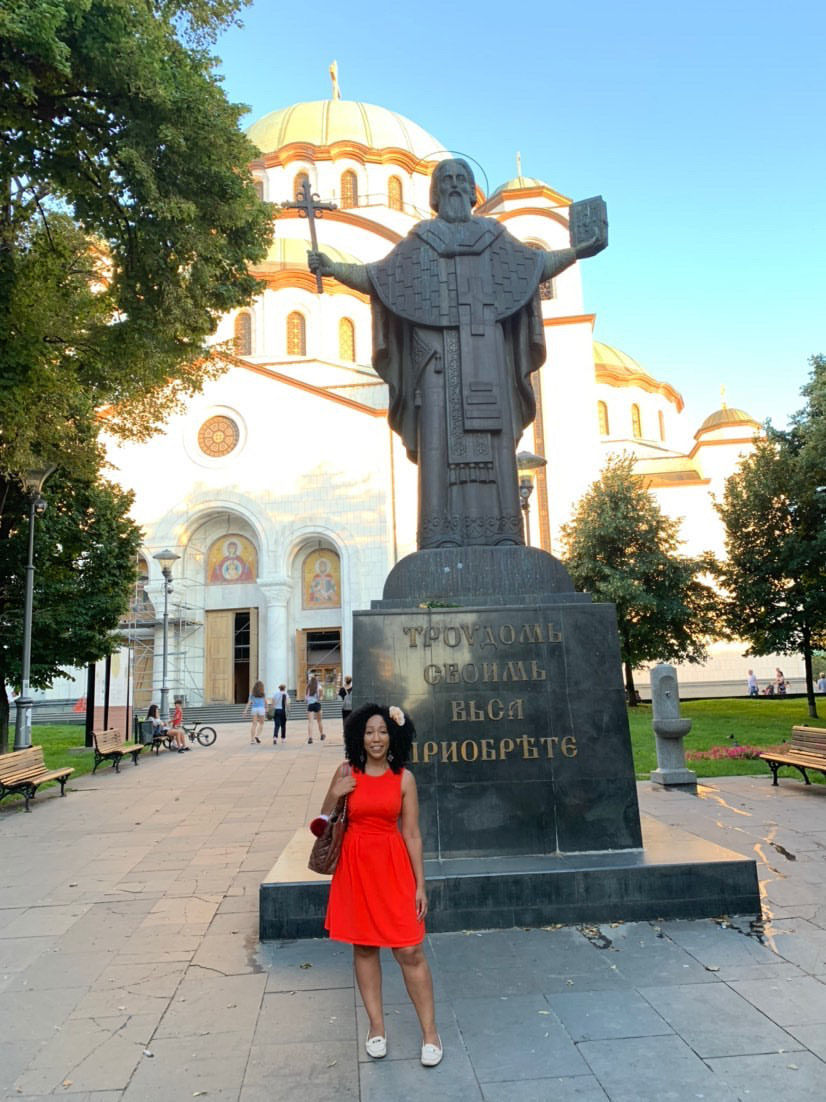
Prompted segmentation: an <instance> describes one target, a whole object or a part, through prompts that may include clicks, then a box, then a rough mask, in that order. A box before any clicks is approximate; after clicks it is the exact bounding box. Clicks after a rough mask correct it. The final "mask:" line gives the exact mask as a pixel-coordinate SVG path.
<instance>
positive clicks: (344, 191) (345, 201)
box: [341, 168, 359, 207]
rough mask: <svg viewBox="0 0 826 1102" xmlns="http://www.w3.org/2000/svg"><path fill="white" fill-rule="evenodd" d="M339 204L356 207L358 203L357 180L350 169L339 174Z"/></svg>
mask: <svg viewBox="0 0 826 1102" xmlns="http://www.w3.org/2000/svg"><path fill="white" fill-rule="evenodd" d="M341 205H342V206H343V207H357V206H358V205H359V182H358V177H357V176H356V174H355V172H353V171H352V169H349V168H348V169H347V171H346V172H342V174H341Z"/></svg>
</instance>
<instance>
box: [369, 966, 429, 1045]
mask: <svg viewBox="0 0 826 1102" xmlns="http://www.w3.org/2000/svg"><path fill="white" fill-rule="evenodd" d="M377 952H378V950H377ZM393 956H394V957H395V958H396V960H397V961H398V962H399V965H400V967H401V970H402V976H403V977H404V986H405V987H406V988H407V993H408V995H409V996H410V1001H411V1002H412V1003H413V1006H414V1007H415V1009H416V1014H417V1015H418V1017H419V1024H420V1025H421V1027H422V1044H425V1045H438V1044H439V1034H438V1032H437V1030H436V1008H435V1006H434V1003H433V979H432V977H431V975H430V965H429V964H428V963H427V957H426V956H425V955H424V949H423V948H422V946H421V945H406V946H405V947H404V948H402V949H394V950H393ZM362 998H364V996H363V995H362ZM365 1005H366V1004H365Z"/></svg>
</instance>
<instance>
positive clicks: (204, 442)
mask: <svg viewBox="0 0 826 1102" xmlns="http://www.w3.org/2000/svg"><path fill="white" fill-rule="evenodd" d="M240 438H241V434H240V433H239V431H238V426H237V425H236V424H235V422H234V421H233V420H232V418H230V417H224V416H216V417H210V418H209V420H208V421H204V423H203V425H201V427H200V429H199V430H198V447H199V448H200V449H201V451H202V452H203V453H204V455H210V456H212V457H213V458H214V459H219V458H220V457H221V456H222V455H229V453H230V452H231V451H232V450H233V449H234V448H236V447H237V446H238V441H239V440H240Z"/></svg>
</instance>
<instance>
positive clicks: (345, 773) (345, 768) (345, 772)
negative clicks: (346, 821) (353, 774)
mask: <svg viewBox="0 0 826 1102" xmlns="http://www.w3.org/2000/svg"><path fill="white" fill-rule="evenodd" d="M339 776H341V777H349V776H350V763H349V762H348V761H345V762H344V763H343V765H342V766H341V772H340V774H339ZM346 816H347V797H346V796H342V797H341V811H340V812H339V818H342V819H343V818H346Z"/></svg>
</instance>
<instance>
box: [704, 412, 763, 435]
mask: <svg viewBox="0 0 826 1102" xmlns="http://www.w3.org/2000/svg"><path fill="white" fill-rule="evenodd" d="M732 425H752V426H753V427H754V428H757V429H759V428H760V423H759V421H755V419H754V418H753V417H752V416H751V414H750V413H746V411H745V410H744V409H731V408H729V407H728V406H723V408H722V409H716V410H715V411H714V413H710V414H709V415H708V417H706V419H705V421H703V423H702V425H700V427H699V428H698V429H697V432H696V433H695V436H699V435H700V433H701V432H710V431H711V430H712V429H723V428H729V427H730V426H732Z"/></svg>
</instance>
